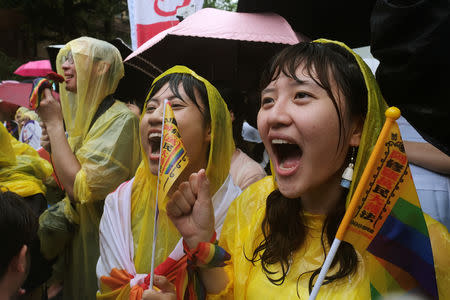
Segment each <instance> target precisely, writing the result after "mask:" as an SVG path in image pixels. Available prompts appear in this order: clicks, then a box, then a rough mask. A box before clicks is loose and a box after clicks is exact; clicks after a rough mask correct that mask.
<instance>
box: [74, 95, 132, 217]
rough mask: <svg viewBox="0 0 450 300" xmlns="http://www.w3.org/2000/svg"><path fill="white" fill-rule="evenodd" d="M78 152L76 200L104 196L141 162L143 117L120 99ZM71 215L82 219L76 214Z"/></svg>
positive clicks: (84, 200) (99, 121) (92, 199)
mask: <svg viewBox="0 0 450 300" xmlns="http://www.w3.org/2000/svg"><path fill="white" fill-rule="evenodd" d="M130 151H131V152H132V154H131V153H130ZM76 156H77V159H78V161H79V162H80V164H81V170H80V171H79V172H78V174H77V176H76V178H75V182H74V198H75V201H76V202H79V203H81V204H83V203H87V202H92V201H99V200H104V199H105V198H106V196H107V194H108V193H110V192H111V191H112V190H114V189H115V188H116V187H117V186H118V185H119V184H120V183H122V182H123V181H125V180H127V179H128V178H130V177H131V176H132V175H133V173H134V171H135V170H136V168H137V166H138V165H139V162H140V150H139V120H138V119H137V118H136V117H135V115H133V114H132V113H131V112H130V111H129V110H128V109H127V108H126V106H125V104H123V103H121V102H116V103H115V104H114V105H113V106H112V107H111V108H110V109H109V110H107V111H106V112H105V113H104V114H103V115H102V116H100V118H99V119H98V120H97V121H96V122H95V123H94V125H93V126H92V129H91V130H90V131H89V133H88V135H87V136H86V139H85V141H84V143H83V146H82V147H81V148H80V149H79V150H78V151H77V152H76ZM70 208H71V207H70V206H68V209H69V210H70ZM70 211H71V213H69V214H74V213H75V214H76V212H75V211H74V210H70ZM66 213H67V212H66ZM69 219H71V220H72V221H74V222H75V223H78V222H77V217H76V216H72V218H70V216H69Z"/></svg>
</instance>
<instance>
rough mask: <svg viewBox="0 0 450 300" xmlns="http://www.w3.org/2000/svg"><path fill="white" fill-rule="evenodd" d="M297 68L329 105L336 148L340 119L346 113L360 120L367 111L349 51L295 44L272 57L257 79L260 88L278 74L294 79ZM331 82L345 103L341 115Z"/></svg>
mask: <svg viewBox="0 0 450 300" xmlns="http://www.w3.org/2000/svg"><path fill="white" fill-rule="evenodd" d="M300 65H304V71H306V74H307V75H308V76H310V77H311V79H312V80H314V82H315V83H316V84H317V85H319V86H320V87H322V88H323V89H324V90H325V91H326V92H327V94H328V96H329V97H330V99H331V101H332V102H333V105H334V108H335V109H336V114H337V116H338V119H339V124H340V127H339V137H340V139H339V144H338V148H339V146H340V142H341V141H342V132H345V128H344V122H343V116H344V115H346V114H347V113H350V116H361V117H362V118H364V117H365V115H366V111H367V88H366V84H365V81H364V78H363V75H362V73H361V70H360V69H359V66H358V63H357V62H356V60H355V58H354V57H353V55H352V54H351V53H350V52H348V51H347V50H346V49H344V48H343V47H341V46H339V45H337V44H333V43H326V44H323V43H307V42H302V43H298V44H296V45H293V46H290V47H287V48H284V49H283V50H282V51H281V52H280V53H278V54H277V55H276V56H275V57H273V58H272V61H271V63H270V65H269V67H268V68H266V69H265V70H264V72H263V74H262V76H261V81H260V89H261V90H263V89H264V88H265V87H267V86H268V85H269V83H270V82H272V81H273V80H275V79H276V78H278V76H280V74H281V72H283V74H284V75H286V76H288V77H290V78H293V79H296V80H298V78H297V75H296V74H295V72H296V71H297V68H298V67H299V66H300ZM333 81H334V82H335V83H336V86H337V88H338V90H339V91H340V93H342V96H343V99H345V100H346V104H347V105H346V109H347V110H346V111H345V112H341V110H340V109H339V105H338V101H339V95H334V94H333V91H332V84H333ZM336 97H338V98H336Z"/></svg>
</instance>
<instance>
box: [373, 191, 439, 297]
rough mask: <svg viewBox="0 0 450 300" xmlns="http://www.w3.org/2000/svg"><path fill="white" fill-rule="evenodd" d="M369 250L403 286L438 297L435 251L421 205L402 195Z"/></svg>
mask: <svg viewBox="0 0 450 300" xmlns="http://www.w3.org/2000/svg"><path fill="white" fill-rule="evenodd" d="M367 250H368V251H369V252H370V253H372V254H373V255H374V256H376V257H377V258H378V259H379V260H380V263H381V264H382V265H383V266H384V268H385V270H386V271H387V272H388V273H389V274H390V275H391V276H392V280H395V281H396V282H397V283H398V285H399V287H400V288H401V289H403V290H421V291H423V292H425V293H426V294H427V295H428V296H430V297H432V298H433V299H437V298H438V291H437V285H436V274H435V270H434V262H433V253H432V250H431V243H430V239H429V236H428V230H427V227H426V223H425V219H424V217H423V214H422V211H421V209H420V207H417V206H415V205H414V204H412V203H411V202H409V201H407V200H405V199H403V198H399V199H398V200H397V203H396V204H395V206H394V208H393V209H392V212H391V214H390V215H389V216H388V218H387V219H386V221H385V222H384V224H383V226H382V227H381V229H380V231H379V232H378V234H377V235H376V236H375V237H374V239H373V240H372V242H371V243H370V245H369V247H368V248H367ZM412 262H414V263H412ZM393 266H396V267H397V268H394V267H393ZM373 288H374V289H376V286H373Z"/></svg>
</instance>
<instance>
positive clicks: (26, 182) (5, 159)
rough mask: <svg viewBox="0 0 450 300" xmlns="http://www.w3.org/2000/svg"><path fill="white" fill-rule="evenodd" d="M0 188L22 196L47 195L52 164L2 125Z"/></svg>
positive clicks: (0, 126) (0, 128)
mask: <svg viewBox="0 0 450 300" xmlns="http://www.w3.org/2000/svg"><path fill="white" fill-rule="evenodd" d="M0 145H1V147H0V188H1V189H2V190H9V191H11V192H14V193H16V194H19V195H20V196H22V197H28V196H32V195H36V194H43V195H45V192H46V186H45V183H46V180H47V179H48V178H49V177H50V176H51V174H52V172H53V168H52V165H51V164H50V163H49V162H48V161H46V160H45V159H43V158H41V157H40V156H39V154H38V153H37V152H36V150H34V149H33V148H32V147H31V146H29V145H27V144H24V143H21V142H19V141H18V140H16V139H15V138H14V137H13V136H12V135H11V134H10V133H9V132H8V130H6V128H5V126H4V125H3V124H1V125H0Z"/></svg>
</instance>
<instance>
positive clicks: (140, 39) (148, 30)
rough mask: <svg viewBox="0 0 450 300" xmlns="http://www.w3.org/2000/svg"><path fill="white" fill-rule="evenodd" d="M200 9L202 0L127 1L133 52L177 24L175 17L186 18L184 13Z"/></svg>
mask: <svg viewBox="0 0 450 300" xmlns="http://www.w3.org/2000/svg"><path fill="white" fill-rule="evenodd" d="M202 7H203V0H128V12H129V17H130V27H131V43H132V47H133V50H135V49H136V48H138V47H139V46H141V45H142V44H143V43H145V42H146V41H147V40H149V39H150V38H152V37H153V36H155V35H156V34H158V33H160V32H161V31H163V30H165V29H167V28H170V27H172V26H175V25H176V24H178V23H179V22H180V21H179V19H178V18H177V15H183V16H184V17H186V13H187V14H190V13H193V12H196V11H197V10H200V9H202ZM180 9H181V10H180ZM180 11H183V12H180Z"/></svg>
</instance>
